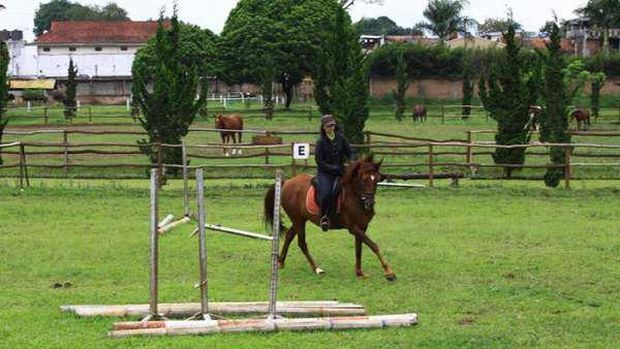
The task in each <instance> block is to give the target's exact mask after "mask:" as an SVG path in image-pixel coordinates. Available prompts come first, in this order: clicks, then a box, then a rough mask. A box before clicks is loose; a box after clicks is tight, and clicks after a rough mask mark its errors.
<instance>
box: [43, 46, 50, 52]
mask: <svg viewBox="0 0 620 349" xmlns="http://www.w3.org/2000/svg"><path fill="white" fill-rule="evenodd" d="M50 50H51V49H50V48H49V47H44V48H43V52H50Z"/></svg>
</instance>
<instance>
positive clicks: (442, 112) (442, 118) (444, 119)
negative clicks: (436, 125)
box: [441, 105, 446, 125]
mask: <svg viewBox="0 0 620 349" xmlns="http://www.w3.org/2000/svg"><path fill="white" fill-rule="evenodd" d="M445 122H446V110H445V108H444V106H443V105H442V106H441V124H442V125H443V124H444V123H445Z"/></svg>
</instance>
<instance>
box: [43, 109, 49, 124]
mask: <svg viewBox="0 0 620 349" xmlns="http://www.w3.org/2000/svg"><path fill="white" fill-rule="evenodd" d="M47 117H48V116H47V107H44V108H43V120H44V121H43V122H44V123H45V124H46V125H47Z"/></svg>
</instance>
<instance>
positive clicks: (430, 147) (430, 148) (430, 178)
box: [428, 144, 435, 187]
mask: <svg viewBox="0 0 620 349" xmlns="http://www.w3.org/2000/svg"><path fill="white" fill-rule="evenodd" d="M434 170H435V169H434V164H433V144H429V145H428V186H429V187H432V186H433V177H434V174H435V173H434Z"/></svg>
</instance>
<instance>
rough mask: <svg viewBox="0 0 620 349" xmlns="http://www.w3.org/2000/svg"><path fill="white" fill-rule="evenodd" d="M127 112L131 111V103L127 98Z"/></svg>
mask: <svg viewBox="0 0 620 349" xmlns="http://www.w3.org/2000/svg"><path fill="white" fill-rule="evenodd" d="M126 104H127V111H130V110H131V101H130V100H129V98H127V103H126Z"/></svg>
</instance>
